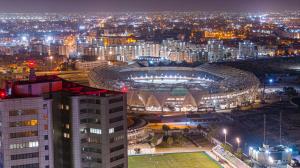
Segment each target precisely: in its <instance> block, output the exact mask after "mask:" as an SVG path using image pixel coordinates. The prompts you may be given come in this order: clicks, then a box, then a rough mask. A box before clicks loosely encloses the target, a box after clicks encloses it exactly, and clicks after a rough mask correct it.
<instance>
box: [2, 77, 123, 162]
mask: <svg viewBox="0 0 300 168" xmlns="http://www.w3.org/2000/svg"><path fill="white" fill-rule="evenodd" d="M30 79H31V80H29V81H17V82H15V83H14V85H13V88H12V94H11V95H7V96H4V97H1V98H0V110H1V113H2V114H3V115H1V123H2V125H1V127H0V128H1V132H2V134H1V136H2V137H1V139H4V140H3V141H2V145H1V152H2V153H1V157H2V158H1V160H2V161H3V162H2V165H3V166H2V167H12V168H21V167H22V168H23V167H26V168H27V167H30V168H40V167H46V168H48V167H49V168H57V167H64V168H82V167H89V168H96V167H105V168H112V167H127V120H126V108H125V104H124V103H123V102H124V100H125V98H126V97H125V95H124V94H123V93H120V92H113V91H108V90H101V89H95V88H90V87H86V86H81V85H78V84H75V83H71V82H67V81H64V80H62V79H60V78H57V77H56V76H41V77H35V78H30Z"/></svg>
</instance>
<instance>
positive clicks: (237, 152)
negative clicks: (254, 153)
mask: <svg viewBox="0 0 300 168" xmlns="http://www.w3.org/2000/svg"><path fill="white" fill-rule="evenodd" d="M235 156H236V157H237V158H239V159H243V151H242V149H241V148H238V149H237V151H236V153H235Z"/></svg>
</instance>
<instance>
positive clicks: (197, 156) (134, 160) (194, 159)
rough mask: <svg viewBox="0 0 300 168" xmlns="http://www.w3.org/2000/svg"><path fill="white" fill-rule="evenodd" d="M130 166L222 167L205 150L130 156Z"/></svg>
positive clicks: (147, 167)
mask: <svg viewBox="0 0 300 168" xmlns="http://www.w3.org/2000/svg"><path fill="white" fill-rule="evenodd" d="M128 165H129V166H128V167H129V168H221V166H220V165H219V164H218V163H217V162H216V161H215V160H213V159H212V158H210V157H209V156H208V155H207V154H206V153H204V152H195V153H171V154H157V155H142V156H130V157H129V158H128Z"/></svg>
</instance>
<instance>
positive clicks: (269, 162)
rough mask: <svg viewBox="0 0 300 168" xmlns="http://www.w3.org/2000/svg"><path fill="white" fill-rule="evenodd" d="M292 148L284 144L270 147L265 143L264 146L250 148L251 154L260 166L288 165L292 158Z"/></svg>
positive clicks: (271, 167)
mask: <svg viewBox="0 0 300 168" xmlns="http://www.w3.org/2000/svg"><path fill="white" fill-rule="evenodd" d="M292 152H293V150H292V149H291V148H288V147H286V146H283V145H279V146H275V147H270V146H269V145H263V146H262V147H259V148H258V149H257V148H254V147H250V148H249V156H250V157H251V159H253V160H254V161H255V163H257V164H259V165H260V166H266V167H270V168H277V167H279V168H280V167H287V165H288V164H290V163H291V160H292Z"/></svg>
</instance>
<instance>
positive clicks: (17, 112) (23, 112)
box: [9, 109, 38, 116]
mask: <svg viewBox="0 0 300 168" xmlns="http://www.w3.org/2000/svg"><path fill="white" fill-rule="evenodd" d="M35 114H38V111H37V110H34V109H28V110H13V111H9V116H20V115H35Z"/></svg>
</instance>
